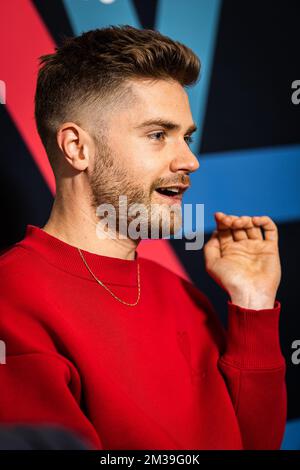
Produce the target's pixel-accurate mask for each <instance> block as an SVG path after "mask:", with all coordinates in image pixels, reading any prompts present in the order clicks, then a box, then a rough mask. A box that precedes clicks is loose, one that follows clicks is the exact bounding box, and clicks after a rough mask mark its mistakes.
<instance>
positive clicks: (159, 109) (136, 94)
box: [118, 79, 193, 126]
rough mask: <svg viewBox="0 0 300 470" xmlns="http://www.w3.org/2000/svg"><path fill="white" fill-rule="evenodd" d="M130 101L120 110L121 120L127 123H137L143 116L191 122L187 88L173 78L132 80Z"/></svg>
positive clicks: (143, 119) (145, 117)
mask: <svg viewBox="0 0 300 470" xmlns="http://www.w3.org/2000/svg"><path fill="white" fill-rule="evenodd" d="M129 88H130V93H131V95H132V98H133V99H132V100H131V102H130V103H131V104H130V105H129V106H127V107H126V108H125V109H122V110H121V112H120V113H118V114H119V119H120V121H121V122H122V121H123V123H124V124H127V126H136V125H138V124H139V123H140V122H142V121H145V120H146V119H149V120H150V119H155V118H156V117H158V118H162V117H164V118H165V119H166V120H170V121H171V120H174V121H175V120H176V121H177V122H181V123H182V125H183V126H186V125H190V124H191V123H192V122H193V119H192V114H191V109H190V105H189V99H188V95H187V93H186V91H185V90H184V88H183V87H182V86H181V85H180V83H178V82H176V81H167V80H156V81H153V80H152V81H151V80H142V79H139V80H131V81H130V83H129Z"/></svg>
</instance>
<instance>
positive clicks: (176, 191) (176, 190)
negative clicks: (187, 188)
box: [161, 188, 179, 193]
mask: <svg viewBox="0 0 300 470" xmlns="http://www.w3.org/2000/svg"><path fill="white" fill-rule="evenodd" d="M161 189H163V190H167V191H172V192H173V193H179V189H178V188H161Z"/></svg>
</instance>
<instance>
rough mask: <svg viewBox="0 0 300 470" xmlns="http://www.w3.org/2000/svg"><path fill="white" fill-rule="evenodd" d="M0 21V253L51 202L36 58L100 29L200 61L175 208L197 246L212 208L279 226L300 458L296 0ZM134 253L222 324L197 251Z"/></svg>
mask: <svg viewBox="0 0 300 470" xmlns="http://www.w3.org/2000/svg"><path fill="white" fill-rule="evenodd" d="M0 12H1V15H0V16H1V20H0V22H1V28H0V47H1V61H0V97H1V105H0V129H1V172H0V196H1V197H0V204H1V232H0V248H6V247H8V246H9V245H11V244H13V243H15V242H16V241H18V240H20V239H21V238H22V237H23V236H24V233H25V227H26V225H27V224H34V225H38V226H42V225H44V224H45V222H46V220H47V218H48V216H49V213H50V209H51V205H52V202H53V196H54V194H55V184H54V178H53V175H52V172H51V170H50V166H49V163H48V161H47V157H46V155H45V152H44V149H43V147H42V144H41V142H40V140H39V137H38V135H37V132H36V129H35V123H34V114H33V97H34V90H35V83H36V75H37V70H38V57H39V56H40V55H42V54H46V53H50V52H53V51H54V47H55V45H56V44H57V45H59V44H60V43H61V41H62V39H63V37H64V36H66V35H67V36H71V35H78V34H80V33H81V32H83V31H86V30H89V29H93V28H99V27H102V26H107V25H109V24H131V25H133V26H135V27H139V28H154V29H157V30H159V31H160V32H162V33H163V34H166V35H168V36H171V37H172V38H173V39H176V40H179V41H182V42H184V43H185V44H187V45H188V46H189V47H191V48H192V49H193V50H194V51H195V52H196V53H197V54H198V55H199V57H200V59H201V62H202V72H201V80H200V81H199V83H198V84H197V85H196V86H195V87H194V88H193V89H191V90H189V92H188V93H189V96H190V103H191V109H192V113H193V117H194V120H195V122H196V124H197V126H198V128H199V131H197V135H196V138H195V139H194V143H193V144H192V149H193V150H194V152H195V153H196V154H197V155H198V156H199V161H200V169H199V170H198V171H197V172H196V173H194V174H193V175H191V181H192V187H191V189H190V190H189V191H188V192H187V193H186V195H185V198H184V202H187V203H192V204H196V203H203V204H204V220H205V239H204V241H205V242H206V241H207V239H208V238H209V237H210V234H211V232H212V230H213V229H214V228H215V226H214V218H213V213H214V212H215V211H223V212H226V213H229V214H236V215H264V214H266V215H269V216H271V217H272V218H273V219H274V221H275V222H276V223H277V225H278V228H279V236H280V254H281V261H282V282H281V285H280V288H279V291H278V299H279V300H280V301H281V303H282V314H281V322H280V335H281V344H282V349H283V353H284V355H285V357H286V360H287V385H288V423H287V427H286V433H285V438H284V442H283V445H282V448H283V449H300V364H299V365H298V366H297V365H294V364H293V363H292V361H291V355H292V352H293V350H292V348H291V345H292V342H293V341H294V340H297V339H299V340H300V311H299V310H300V309H299V300H298V294H297V290H298V282H299V281H298V279H299V274H298V272H299V261H300V259H299V258H300V247H299V244H300V189H299V185H300V119H299V117H300V103H297V101H300V100H299V99H296V100H295V99H293V100H292V94H293V92H294V91H295V90H294V89H293V88H292V86H293V85H292V84H293V82H295V81H296V80H297V79H298V80H300V70H299V69H300V65H299V64H300V60H299V50H298V48H299V46H298V44H299V20H300V4H299V1H297V0H288V1H286V2H282V1H280V0H278V1H275V0H263V1H262V0H251V1H250V0H244V1H240V0H102V1H100V0H10V1H6V2H1V5H0ZM299 85H300V82H299ZM294 86H295V85H294ZM298 96H299V98H300V94H299V95H298ZM138 250H139V252H140V253H141V255H142V256H146V257H150V258H153V259H155V260H156V261H158V262H160V263H162V264H164V265H166V266H168V267H169V268H171V269H173V270H175V271H177V272H179V273H180V274H181V275H183V276H186V277H188V278H189V279H191V280H192V281H193V282H194V283H195V284H196V285H197V286H198V287H199V288H200V289H201V290H203V291H204V292H205V293H206V294H207V295H208V296H209V298H210V300H211V301H212V303H213V304H214V306H215V308H216V310H217V312H218V313H219V315H220V318H221V321H222V322H223V324H224V325H225V326H226V301H227V295H226V293H225V292H224V291H222V290H221V288H220V287H219V286H217V285H216V284H215V282H214V281H213V280H212V279H211V278H210V277H209V276H208V274H207V273H206V272H205V269H204V263H203V250H198V251H187V250H186V249H185V240H184V239H182V240H175V239H170V240H157V241H154V240H153V241H143V242H142V243H141V244H140V246H139V248H138ZM265 341H266V342H267V341H268V338H265Z"/></svg>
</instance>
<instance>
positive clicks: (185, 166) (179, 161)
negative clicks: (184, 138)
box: [171, 144, 200, 172]
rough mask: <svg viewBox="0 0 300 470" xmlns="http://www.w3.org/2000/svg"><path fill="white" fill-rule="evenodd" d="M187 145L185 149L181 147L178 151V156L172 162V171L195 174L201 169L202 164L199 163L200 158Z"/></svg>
mask: <svg viewBox="0 0 300 470" xmlns="http://www.w3.org/2000/svg"><path fill="white" fill-rule="evenodd" d="M184 145H185V148H184V147H181V146H180V148H179V146H178V148H177V149H176V154H175V156H174V158H173V159H172V161H171V170H172V171H174V172H176V171H178V170H185V171H188V172H193V171H196V170H198V168H199V167H200V163H199V161H198V158H197V157H196V155H194V153H193V152H192V151H191V149H190V148H189V147H187V146H186V144H184Z"/></svg>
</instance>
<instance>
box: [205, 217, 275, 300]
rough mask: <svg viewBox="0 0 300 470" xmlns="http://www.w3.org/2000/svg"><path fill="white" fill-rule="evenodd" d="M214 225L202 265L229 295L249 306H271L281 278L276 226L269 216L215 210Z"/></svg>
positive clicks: (232, 298)
mask: <svg viewBox="0 0 300 470" xmlns="http://www.w3.org/2000/svg"><path fill="white" fill-rule="evenodd" d="M215 219H216V224H217V229H216V230H215V231H214V232H213V233H212V236H211V238H210V239H209V240H208V242H207V243H206V244H205V245H204V257H205V268H206V270H207V272H208V273H209V274H210V276H211V277H212V278H213V279H214V280H215V281H216V282H217V283H218V284H219V285H220V286H221V287H222V288H223V289H225V290H226V291H227V293H228V294H229V295H230V297H231V302H232V303H234V304H236V305H240V306H241V307H246V308H251V309H263V308H273V307H274V302H275V299H276V293H277V289H278V286H279V283H280V279H281V266H280V257H279V250H278V230H277V227H276V225H275V223H274V222H273V220H272V219H271V218H270V217H268V216H257V217H256V216H255V217H250V216H241V217H239V216H235V215H226V214H224V213H223V212H216V213H215Z"/></svg>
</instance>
